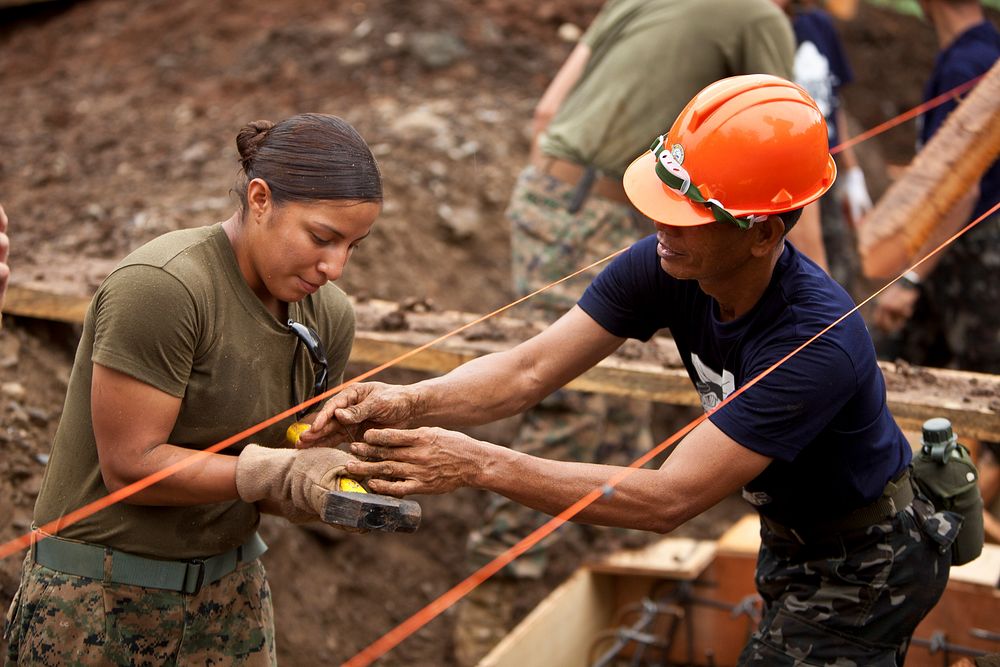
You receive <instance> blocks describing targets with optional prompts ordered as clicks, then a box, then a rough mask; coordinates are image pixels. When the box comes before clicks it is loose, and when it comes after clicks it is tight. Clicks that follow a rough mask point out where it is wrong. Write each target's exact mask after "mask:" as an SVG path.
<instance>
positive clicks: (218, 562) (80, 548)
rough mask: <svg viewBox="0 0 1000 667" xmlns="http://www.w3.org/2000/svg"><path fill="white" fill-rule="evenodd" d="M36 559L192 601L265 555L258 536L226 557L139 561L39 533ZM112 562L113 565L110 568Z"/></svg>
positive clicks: (51, 566)
mask: <svg viewBox="0 0 1000 667" xmlns="http://www.w3.org/2000/svg"><path fill="white" fill-rule="evenodd" d="M31 548H32V555H33V557H34V561H35V562H36V563H38V564H39V565H42V566H44V567H47V568H49V569H50V570H55V571H57V572H62V573H64V574H73V575H76V576H78V577H87V578H89V579H96V580H97V581H106V582H109V583H116V584H129V585H132V586H143V587H145V588H158V589H162V590H168V591H177V592H180V593H187V594H189V595H194V594H196V593H198V591H200V590H201V587H202V586H205V585H207V584H211V583H214V582H216V581H218V580H219V579H221V578H222V577H224V576H226V575H227V574H230V573H231V572H234V571H235V570H236V568H237V567H239V566H240V564H241V563H248V562H250V561H252V560H255V559H256V558H257V557H258V556H260V555H261V554H262V553H264V552H265V551H267V545H266V544H264V540H262V539H260V536H259V535H258V534H257V533H254V534H253V536H252V537H251V538H250V539H249V540H247V541H246V542H244V543H243V544H241V545H240V546H238V547H236V548H235V549H230V550H229V551H227V552H225V553H221V554H218V555H216V556H209V557H207V558H199V559H192V560H159V559H157V558H146V557H145V556H136V555H135V554H130V553H127V552H125V551H119V550H117V549H112V548H110V547H105V546H102V545H100V544H90V543H88V542H77V541H75V540H67V539H63V538H61V537H56V536H54V535H46V534H45V533H41V532H40V531H37V530H36V531H34V533H33V534H32V545H31ZM109 561H110V562H109Z"/></svg>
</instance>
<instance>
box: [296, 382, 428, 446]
mask: <svg viewBox="0 0 1000 667" xmlns="http://www.w3.org/2000/svg"><path fill="white" fill-rule="evenodd" d="M417 404H418V401H417V396H416V393H415V392H414V391H413V390H411V389H410V388H409V387H407V386H401V385H391V384H384V383H382V382H365V383H361V384H355V385H352V386H350V387H348V388H347V389H345V390H344V391H342V392H340V393H339V394H337V395H336V396H334V397H333V398H331V399H330V400H329V401H327V402H326V404H325V405H324V406H323V408H322V409H321V410H320V411H319V412H318V413H317V414H316V417H315V419H313V422H312V427H311V428H310V429H309V430H308V431H306V432H305V433H303V434H302V435H301V437H300V438H299V444H298V446H299V447H318V446H331V445H336V444H338V443H341V442H345V441H346V442H350V441H354V440H358V439H360V438H361V437H362V436H363V435H364V433H365V431H367V430H368V429H369V428H386V427H392V428H400V427H406V426H408V425H409V424H410V423H411V421H412V420H413V418H414V417H415V416H416V413H417Z"/></svg>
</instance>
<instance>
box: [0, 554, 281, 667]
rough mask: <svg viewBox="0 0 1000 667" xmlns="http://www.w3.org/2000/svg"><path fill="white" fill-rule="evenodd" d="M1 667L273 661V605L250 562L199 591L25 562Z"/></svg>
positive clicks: (259, 568)
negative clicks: (133, 583) (144, 584)
mask: <svg viewBox="0 0 1000 667" xmlns="http://www.w3.org/2000/svg"><path fill="white" fill-rule="evenodd" d="M4 639H5V640H6V641H7V642H8V645H7V654H6V656H5V660H4V664H5V665H51V666H53V667H55V666H62V665H276V664H277V657H276V654H275V644H274V612H273V610H272V608H271V591H270V588H269V587H268V584H267V578H266V577H265V574H264V566H263V565H262V564H261V563H260V561H259V560H254V561H251V562H249V563H246V564H245V565H243V566H241V567H240V568H239V569H237V570H236V571H235V572H233V573H231V574H229V575H227V576H225V577H223V578H222V579H220V580H218V581H216V582H214V583H212V584H209V585H206V586H204V587H203V588H202V589H201V591H199V592H198V593H197V594H194V595H187V594H184V593H175V592H173V591H165V590H158V589H152V588H143V587H140V586H131V585H125V584H115V583H105V582H103V581H100V580H97V579H90V578H87V577H79V576H75V575H71V574H63V573H61V572H56V571H55V570H51V569H49V568H47V567H43V566H41V565H38V564H37V563H35V562H33V561H32V559H31V555H30V553H29V555H28V557H27V558H26V559H25V561H24V567H23V570H22V574H21V586H20V588H18V591H17V593H16V594H15V595H14V601H13V603H12V604H11V607H10V611H9V612H8V614H7V620H6V623H5V627H4Z"/></svg>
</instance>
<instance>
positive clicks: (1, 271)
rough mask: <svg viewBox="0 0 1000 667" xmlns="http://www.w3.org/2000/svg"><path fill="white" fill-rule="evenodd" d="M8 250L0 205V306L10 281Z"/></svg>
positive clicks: (5, 221) (8, 243)
mask: <svg viewBox="0 0 1000 667" xmlns="http://www.w3.org/2000/svg"><path fill="white" fill-rule="evenodd" d="M9 252H10V239H9V238H7V213H5V212H4V210H3V206H2V205H0V308H3V300H4V296H6V294H7V283H8V282H9V281H10V267H9V266H7V254H8V253H9Z"/></svg>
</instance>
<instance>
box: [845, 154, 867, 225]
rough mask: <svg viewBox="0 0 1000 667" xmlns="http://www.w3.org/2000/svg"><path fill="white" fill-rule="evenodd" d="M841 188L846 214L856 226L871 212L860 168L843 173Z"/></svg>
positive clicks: (863, 175)
mask: <svg viewBox="0 0 1000 667" xmlns="http://www.w3.org/2000/svg"><path fill="white" fill-rule="evenodd" d="M841 187H842V192H843V195H842V196H843V198H844V200H845V203H846V204H847V213H848V215H850V216H851V220H850V222H851V224H852V225H855V226H856V225H857V224H858V223H860V222H861V221H862V220H863V219H864V217H865V215H867V213H868V211H870V210H872V198H871V196H869V194H868V185H867V184H866V183H865V173H864V172H863V171H861V167H851V168H850V169H848V170H847V171H845V172H844V176H843V179H842V180H841Z"/></svg>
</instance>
